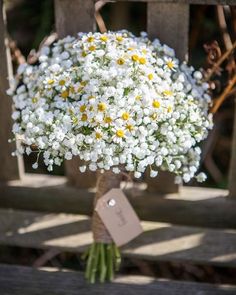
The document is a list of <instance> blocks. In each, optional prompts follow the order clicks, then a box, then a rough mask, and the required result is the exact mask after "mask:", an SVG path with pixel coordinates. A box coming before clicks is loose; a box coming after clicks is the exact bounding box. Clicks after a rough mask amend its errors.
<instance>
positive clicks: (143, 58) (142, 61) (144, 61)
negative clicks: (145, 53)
mask: <svg viewBox="0 0 236 295" xmlns="http://www.w3.org/2000/svg"><path fill="white" fill-rule="evenodd" d="M146 62H147V61H146V58H145V57H140V58H139V63H140V64H142V65H145V63H146Z"/></svg>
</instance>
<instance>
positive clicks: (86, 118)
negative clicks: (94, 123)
mask: <svg viewBox="0 0 236 295" xmlns="http://www.w3.org/2000/svg"><path fill="white" fill-rule="evenodd" d="M87 120H88V116H87V115H86V114H83V115H82V116H81V121H83V122H85V121H87Z"/></svg>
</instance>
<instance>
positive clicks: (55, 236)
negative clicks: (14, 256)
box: [0, 209, 236, 267]
mask: <svg viewBox="0 0 236 295" xmlns="http://www.w3.org/2000/svg"><path fill="white" fill-rule="evenodd" d="M142 226H143V229H144V233H143V234H142V235H140V236H139V237H138V238H136V239H135V240H133V241H132V242H130V243H129V244H127V245H126V246H124V247H122V253H123V255H124V256H126V257H136V258H141V259H147V260H152V261H180V262H190V263H195V264H212V265H221V266H231V267H232V266H233V267H236V230H223V229H222V230H213V229H204V228H200V227H187V226H173V225H171V224H169V223H160V222H147V221H145V222H142ZM91 241H92V234H91V232H90V219H89V218H88V217H86V216H83V215H72V214H48V213H35V212H27V211H13V210H2V209H1V210H0V244H2V245H14V246H21V247H29V248H40V249H50V248H55V249H58V250H61V251H70V252H79V253H81V252H83V251H84V250H85V249H86V248H87V246H88V245H89V244H90V243H91Z"/></svg>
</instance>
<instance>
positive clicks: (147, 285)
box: [0, 265, 236, 295]
mask: <svg viewBox="0 0 236 295" xmlns="http://www.w3.org/2000/svg"><path fill="white" fill-rule="evenodd" d="M0 292H1V295H42V294H45V295H88V294H89V295H118V294H119V295H120V294H126V295H155V294H158V295H189V294H192V295H235V294H236V287H233V286H226V285H225V286H223V285H214V286H213V285H209V284H199V283H192V282H177V281H168V280H157V279H152V278H149V277H143V276H123V277H117V278H116V279H115V281H114V282H113V283H112V284H108V283H107V284H103V285H101V284H95V285H88V284H86V282H85V280H84V278H83V274H81V273H76V272H70V271H66V272H63V271H60V270H58V269H54V268H51V269H49V268H47V269H40V270H39V269H33V268H30V267H23V266H11V265H0Z"/></svg>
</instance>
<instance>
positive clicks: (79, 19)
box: [55, 0, 96, 188]
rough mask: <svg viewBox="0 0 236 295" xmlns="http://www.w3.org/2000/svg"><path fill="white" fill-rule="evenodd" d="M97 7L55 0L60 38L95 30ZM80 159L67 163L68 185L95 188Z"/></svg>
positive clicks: (79, 0)
mask: <svg viewBox="0 0 236 295" xmlns="http://www.w3.org/2000/svg"><path fill="white" fill-rule="evenodd" d="M94 9H95V6H94V1H93V0H86V1H84V0H55V19H56V31H57V33H58V36H59V37H60V38H63V37H65V36H67V35H72V36H76V35H77V33H78V32H91V31H94V30H95V18H94V12H95V10H94ZM80 165H81V161H80V159H79V157H74V158H73V159H72V160H71V161H66V163H65V170H66V175H67V178H68V183H69V184H70V185H74V186H77V187H80V188H89V187H93V186H95V182H96V175H95V173H92V172H86V173H83V174H81V173H80V172H79V166H80Z"/></svg>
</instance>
